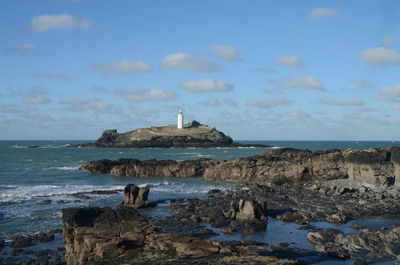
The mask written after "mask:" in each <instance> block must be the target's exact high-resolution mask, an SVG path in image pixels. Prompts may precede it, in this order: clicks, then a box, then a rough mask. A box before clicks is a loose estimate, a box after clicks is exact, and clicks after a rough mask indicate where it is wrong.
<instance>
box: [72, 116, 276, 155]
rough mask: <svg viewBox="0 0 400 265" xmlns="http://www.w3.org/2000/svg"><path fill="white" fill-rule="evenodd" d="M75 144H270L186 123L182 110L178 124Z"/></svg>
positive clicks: (107, 133)
mask: <svg viewBox="0 0 400 265" xmlns="http://www.w3.org/2000/svg"><path fill="white" fill-rule="evenodd" d="M71 147H102V148H152V147H153V148H171V147H174V148H213V147H270V146H268V145H259V144H254V145H248V144H240V143H235V142H234V141H233V140H232V138H231V137H229V136H227V135H225V134H224V133H223V132H221V131H218V130H217V129H216V128H212V127H209V126H208V125H204V124H201V123H199V122H197V121H192V122H189V123H187V124H184V123H183V113H182V111H179V113H178V121H177V124H171V125H167V126H152V127H150V128H140V129H136V130H133V131H128V132H125V133H118V131H117V130H115V129H112V130H106V131H104V132H103V134H102V135H101V137H100V138H99V139H98V140H97V141H95V142H94V143H83V144H77V145H71Z"/></svg>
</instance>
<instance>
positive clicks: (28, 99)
mask: <svg viewBox="0 0 400 265" xmlns="http://www.w3.org/2000/svg"><path fill="white" fill-rule="evenodd" d="M47 94H48V92H47V91H46V90H45V89H43V88H42V87H41V86H36V87H33V88H32V89H30V90H28V91H23V92H20V93H19V96H23V97H25V99H24V100H23V102H24V103H26V104H35V105H40V104H47V103H51V100H50V99H49V98H48V97H47V96H46V95H47Z"/></svg>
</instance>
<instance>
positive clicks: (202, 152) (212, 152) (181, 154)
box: [6, 143, 396, 257]
mask: <svg viewBox="0 0 400 265" xmlns="http://www.w3.org/2000/svg"><path fill="white" fill-rule="evenodd" d="M9 146H10V147H9V148H11V149H7V150H11V151H12V150H14V151H15V152H16V154H15V155H18V156H21V154H23V153H25V154H27V155H28V154H30V155H32V154H41V155H44V154H47V155H48V156H49V159H50V157H54V154H63V153H65V154H66V155H68V154H69V155H70V154H76V155H77V160H76V161H82V155H84V154H85V153H87V154H86V155H85V156H86V157H87V158H90V157H96V156H97V157H99V158H101V157H103V158H104V157H107V156H110V155H112V156H114V157H120V156H126V155H129V154H131V155H136V156H137V155H138V154H142V155H144V156H143V157H144V159H143V160H145V159H146V157H147V158H148V159H149V158H152V157H154V156H155V154H157V155H158V156H159V157H161V158H162V157H171V156H172V157H176V158H178V160H181V159H179V158H185V157H186V158H187V157H190V158H191V159H196V158H198V157H201V156H203V157H204V156H206V157H209V158H213V159H221V158H222V159H223V157H225V159H226V158H228V159H235V157H232V158H229V157H228V156H229V155H233V154H235V155H239V154H242V153H243V152H245V153H243V154H242V155H244V156H251V155H252V153H257V152H262V151H263V149H261V148H244V149H230V148H226V149H224V148H222V149H218V148H217V149H195V150H192V149H191V150H190V151H189V150H188V151H184V150H182V149H174V148H171V149H157V148H155V149H100V148H99V149H97V148H94V149H92V148H90V149H85V151H84V152H82V151H83V150H82V149H81V150H79V148H77V149H74V148H73V149H70V148H64V147H62V144H58V143H55V144H54V146H59V147H56V148H53V147H51V146H49V147H47V148H32V149H30V148H13V147H12V146H13V145H12V144H11V145H9ZM103 150H104V151H106V153H104V151H103ZM120 152H122V153H121V154H119V153H120ZM171 152H172V153H171ZM246 153H247V155H245V154H246ZM69 155H68V156H69ZM57 156H59V155H57ZM11 158H12V156H11V157H10V159H11ZM27 158H28V157H27ZM109 158H112V157H109ZM23 159H26V158H23V157H21V162H18V163H25V167H26V168H30V167H31V166H29V164H31V165H35V164H36V163H38V162H39V161H37V159H36V158H35V157H31V158H29V159H31V160H32V161H30V162H23ZM59 159H60V162H59V163H60V164H54V162H53V164H51V163H49V165H51V166H47V167H48V168H49V169H46V170H45V171H48V170H51V171H52V172H59V173H63V172H65V173H66V174H65V176H68V175H69V174H71V173H72V174H73V175H74V176H75V177H74V178H75V179H76V178H82V180H83V179H85V181H90V179H93V180H94V179H98V180H106V179H109V180H111V179H113V178H114V177H111V176H110V175H103V176H91V175H89V174H87V173H85V172H80V171H76V167H77V166H78V165H77V164H75V165H74V167H71V166H70V164H69V165H68V164H65V163H66V162H67V163H71V162H68V161H67V160H65V158H63V157H59ZM84 159H85V158H83V160H84ZM62 161H63V162H62ZM82 162H83V161H82ZM21 165H22V164H21ZM27 165H28V166H27ZM10 167H12V164H10ZM50 168H53V169H50ZM57 168H60V169H57ZM61 168H63V169H61ZM67 168H68V169H67ZM6 169H7V168H6ZM35 170H37V169H34V168H32V174H33V172H34V171H35ZM45 171H44V172H45ZM42 172H43V171H42ZM49 173H50V171H49ZM42 174H43V173H42ZM116 180H118V181H120V183H121V185H123V184H122V183H125V184H126V183H128V182H130V181H135V183H136V182H137V181H139V179H135V178H119V177H117V178H116V179H115V180H113V181H116ZM197 180H199V179H198V178H196V181H197ZM140 181H141V182H139V183H146V182H147V183H149V184H146V186H147V185H148V186H149V187H150V190H151V191H150V196H151V197H152V196H154V195H156V194H157V193H160V192H164V190H165V189H166V188H168V190H170V191H171V193H170V195H168V196H166V197H165V198H169V199H173V198H174V197H175V198H177V196H176V195H173V194H174V191H179V190H182V191H185V189H187V188H188V187H191V186H190V185H192V184H190V182H191V181H193V180H192V179H190V180H189V179H188V180H185V179H176V180H175V179H173V178H167V179H164V180H163V179H158V180H156V182H158V183H162V182H163V181H167V182H169V184H163V185H161V186H157V185H158V184H153V182H152V181H153V180H152V179H148V180H147V179H141V180H140ZM181 181H184V182H185V181H186V182H187V185H189V186H185V187H183V186H182V187H180V186H177V185H179V183H180V182H181ZM201 183H203V182H201ZM17 185H18V184H17ZM197 185H198V184H194V186H197ZM224 185H225V184H223V185H220V186H219V187H218V185H216V186H214V187H211V186H210V188H206V187H207V186H204V188H205V189H204V191H203V193H202V194H204V195H205V194H206V192H207V191H208V190H210V189H215V188H217V189H221V188H222V187H224ZM332 186H334V185H332ZM339 186H340V185H339ZM232 188H233V187H232ZM237 188H239V189H241V188H240V187H237ZM318 188H319V189H318V190H315V191H316V192H317V194H322V195H324V196H332V195H330V194H334V193H341V191H337V189H336V190H330V189H327V188H321V187H320V186H318ZM349 188H351V189H353V188H352V187H349ZM234 189H236V188H234ZM234 189H233V190H234ZM285 189H287V188H285ZM357 189H358V188H357ZM322 190H325V192H326V194H324V193H322V192H323V191H322ZM187 191H188V193H187V197H186V198H190V197H192V198H195V197H197V198H199V197H198V195H195V196H193V195H194V193H193V192H194V191H195V190H194V189H193V190H190V191H189V190H187ZM369 192H371V193H367V194H370V195H368V196H371V197H374V198H375V196H381V197H382V196H384V197H385V196H386V197H389V198H388V199H390V198H392V197H391V196H392V195H390V196H388V194H384V193H379V192H377V193H376V192H375V191H372V190H370V191H369ZM190 193H192V194H193V195H190ZM176 194H177V193H176ZM382 194H383V195H382ZM394 194H396V193H394ZM348 195H349V196H353V195H354V193H352V192H347V193H345V194H343V195H335V196H338V198H341V197H342V196H348ZM87 196H89V197H92V199H88V200H87V202H91V201H92V200H93V199H94V198H95V197H97V198H99V199H98V200H97V199H96V201H98V202H97V204H96V205H98V206H108V205H109V206H112V205H114V206H115V205H116V204H118V203H117V202H118V201H121V199H122V198H121V193H119V194H115V195H107V194H104V195H95V194H87ZM110 196H114V198H115V199H113V201H114V202H113V203H111V204H109V203H107V201H109V199H107V198H110ZM207 196H208V195H207ZM285 196H287V195H285ZM100 198H103V199H100ZM118 198H119V199H118ZM178 198H179V197H178ZM204 198H206V197H202V198H200V200H204ZM316 198H317V197H316ZM49 199H50V198H49ZM154 199H155V200H156V201H157V200H158V199H156V198H152V200H154ZM43 200H44V199H43ZM51 200H52V202H51V204H49V207H53V206H57V207H74V206H78V205H82V206H84V204H85V203H84V201H83V204H82V203H74V200H71V199H68V200H65V199H64V201H66V203H65V204H60V205H59V204H57V200H53V199H51ZM360 200H361V201H362V200H365V199H360ZM385 200H386V199H385ZM67 201H68V202H67ZM295 201H296V200H295ZM367 201H368V200H367ZM93 202H94V201H93ZM388 202H389V201H388ZM22 203H25V202H22ZM107 204H108V205H107ZM164 206H165V205H164ZM164 206H163V204H161V205H160V207H156V208H155V209H154V211H155V212H158V211H161V212H163V210H162V208H163V207H164ZM271 206H272V204H271ZM37 207H42V206H40V205H38V206H37ZM149 210H150V211H153V210H151V209H148V210H147V209H146V211H149ZM269 217H270V220H269V223H270V222H273V223H276V224H279V225H281V226H282V227H290V226H291V224H293V221H286V223H281V221H280V220H277V219H275V217H272V216H269ZM370 217H372V216H370ZM286 218H289V216H287V217H286ZM389 218H391V217H389ZM275 220H277V221H275ZM357 220H360V221H359V223H362V222H361V219H355V220H351V221H349V222H350V223H349V222H347V223H349V225H350V224H353V223H357V222H358V221H357ZM389 220H392V221H391V223H392V224H395V223H396V219H389ZM371 222H375V224H376V225H375V226H374V228H375V229H376V228H379V227H380V226H379V223H382V225H385V227H387V229H391V226H390V225H389V226H387V224H384V223H383V220H382V219H377V220H376V221H371ZM310 224H311V225H314V226H315V227H314V228H310V229H309V230H297V229H298V228H299V226H297V227H295V228H293V230H290V231H292V233H294V234H298V233H299V231H308V232H312V229H315V228H323V227H324V226H325V225H324V224H314V221H311V222H310ZM389 224H390V223H389ZM267 226H268V225H267ZM300 226H301V225H300ZM364 226H365V225H364ZM272 227H273V226H272ZM272 227H270V228H272ZM335 227H336V226H335ZM365 227H368V226H365ZM267 229H268V227H267ZM346 229H347V228H346ZM344 231H347V232H356V231H355V230H352V231H350V230H344ZM215 232H216V233H222V234H220V235H219V236H216V237H214V238H213V237H211V238H210V239H212V240H214V239H217V240H219V239H218V238H220V239H221V240H239V239H240V240H245V238H251V237H250V235H247V236H245V237H238V236H237V235H236V237H235V236H232V237H229V235H226V236H223V232H222V231H221V230H219V231H218V230H216V231H215ZM263 233H265V232H257V233H256V234H255V236H254V237H253V238H254V239H255V240H257V241H260V240H261V238H263V236H262V234H263ZM257 235H258V236H257ZM289 235H290V234H288V236H289ZM303 235H304V234H303ZM270 237H271V235H270ZM298 239H299V240H306V239H305V237H304V236H300V235H299V237H298ZM296 240H297V239H296ZM261 241H262V240H261ZM278 241H279V240H278ZM278 241H269V242H265V243H266V244H272V243H273V244H276V243H279V244H280V243H282V244H283V243H285V242H286V243H290V240H288V239H286V240H285V239H284V238H282V239H281V241H280V242H278ZM299 242H302V241H299ZM265 243H264V244H265ZM7 244H8V243H7ZM241 244H243V245H244V244H245V243H244V242H242V243H241ZM298 246H299V245H297V247H298ZM281 247H282V246H281ZM294 247H295V245H293V246H291V247H289V248H291V249H292V251H295V250H294ZM7 251H8V250H7ZM298 251H300V250H298ZM287 254H288V253H287ZM22 256H24V255H22ZM22 256H20V257H22Z"/></svg>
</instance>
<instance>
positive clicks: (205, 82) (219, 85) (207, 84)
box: [181, 78, 233, 92]
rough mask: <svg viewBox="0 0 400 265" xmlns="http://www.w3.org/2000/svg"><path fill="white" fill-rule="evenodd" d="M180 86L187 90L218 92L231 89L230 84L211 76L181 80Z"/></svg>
mask: <svg viewBox="0 0 400 265" xmlns="http://www.w3.org/2000/svg"><path fill="white" fill-rule="evenodd" d="M181 86H182V87H183V88H185V90H186V91H189V92H218V91H231V90H233V85H232V84H229V83H227V82H225V81H222V80H215V79H212V78H204V79H199V80H187V81H183V82H182V83H181Z"/></svg>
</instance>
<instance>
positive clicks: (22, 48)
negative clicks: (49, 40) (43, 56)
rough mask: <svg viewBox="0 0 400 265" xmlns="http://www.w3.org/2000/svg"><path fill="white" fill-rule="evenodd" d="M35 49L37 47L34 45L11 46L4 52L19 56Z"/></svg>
mask: <svg viewBox="0 0 400 265" xmlns="http://www.w3.org/2000/svg"><path fill="white" fill-rule="evenodd" d="M37 48H38V47H37V46H36V45H35V44H15V45H13V46H10V47H8V48H7V49H6V50H8V51H10V52H16V53H20V54H26V53H28V52H33V51H35V50H37Z"/></svg>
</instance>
